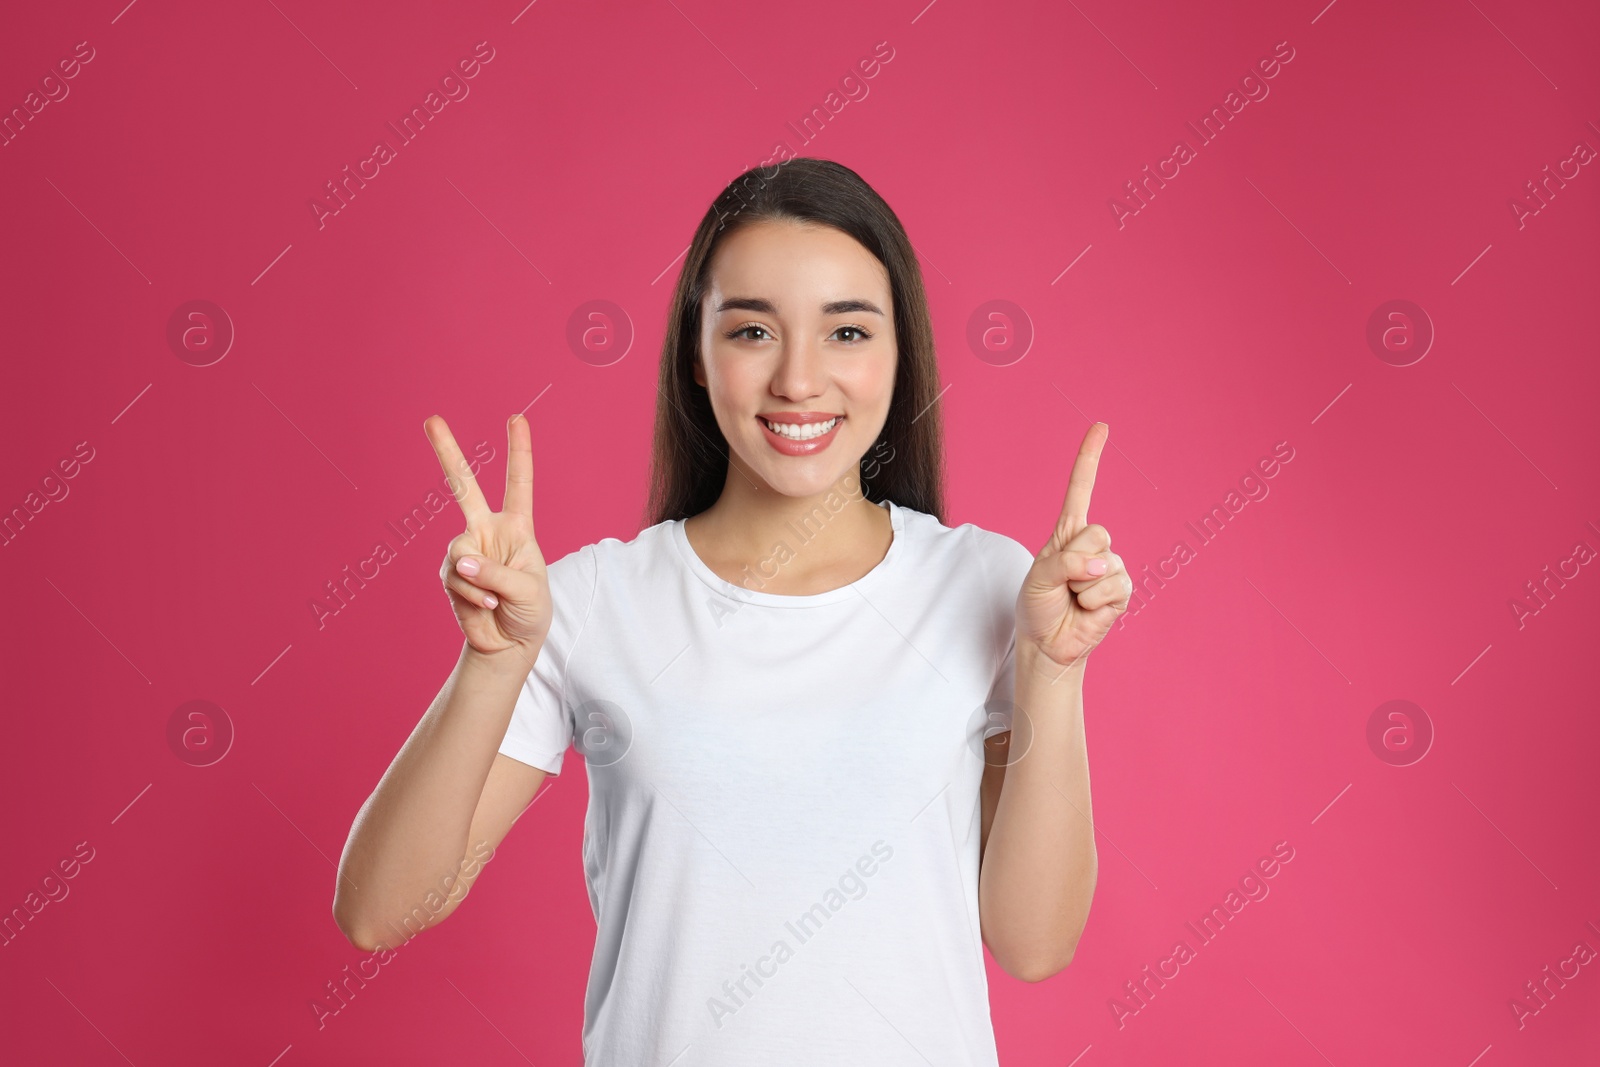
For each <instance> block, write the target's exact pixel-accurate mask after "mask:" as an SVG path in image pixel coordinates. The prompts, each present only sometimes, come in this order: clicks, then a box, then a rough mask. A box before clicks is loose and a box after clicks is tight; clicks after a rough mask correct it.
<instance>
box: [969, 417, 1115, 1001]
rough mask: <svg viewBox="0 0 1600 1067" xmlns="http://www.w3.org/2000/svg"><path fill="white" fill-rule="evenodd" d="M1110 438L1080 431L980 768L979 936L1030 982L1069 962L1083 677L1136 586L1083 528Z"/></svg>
mask: <svg viewBox="0 0 1600 1067" xmlns="http://www.w3.org/2000/svg"><path fill="white" fill-rule="evenodd" d="M1109 433H1110V428H1109V427H1106V426H1105V424H1104V423H1095V424H1094V425H1093V426H1091V427H1089V432H1088V433H1087V434H1085V435H1084V439H1083V446H1082V448H1081V449H1080V450H1079V452H1078V458H1077V462H1076V463H1075V464H1074V465H1073V468H1072V476H1071V479H1070V481H1069V484H1068V487H1067V498H1066V503H1065V504H1064V505H1063V507H1062V511H1061V518H1060V519H1059V520H1058V521H1057V523H1056V529H1055V532H1054V533H1053V534H1052V535H1051V538H1050V541H1049V543H1048V544H1046V545H1045V547H1044V548H1043V549H1042V550H1040V552H1039V555H1038V556H1037V557H1036V558H1035V560H1034V563H1033V566H1032V568H1030V569H1029V571H1028V575H1027V577H1026V578H1025V579H1024V580H1023V583H1022V589H1021V591H1020V592H1019V593H1018V594H1017V634H1016V640H1017V644H1016V655H1015V661H1016V662H1015V671H1016V674H1015V683H1014V690H1015V692H1014V695H1013V700H1014V703H1015V704H1016V705H1017V707H1016V711H1015V714H1014V715H1013V718H1012V724H1011V727H1012V728H1011V731H1010V737H1009V739H1008V740H1007V742H1005V743H1002V744H1001V745H1000V746H998V750H999V751H1001V752H1004V755H1003V756H1001V759H1000V762H999V763H998V764H994V763H990V764H988V765H987V766H986V767H985V770H984V790H983V791H984V794H985V799H986V801H988V803H989V804H990V805H992V808H993V814H992V818H991V819H989V820H985V821H986V823H987V825H985V826H984V841H983V846H982V861H981V864H980V873H979V878H978V910H979V917H980V923H981V926H982V931H983V940H984V943H985V944H987V945H988V946H989V950H990V951H991V952H992V953H994V957H995V961H996V962H998V963H999V964H1000V966H1001V967H1003V968H1004V969H1005V971H1006V973H1008V974H1010V975H1012V976H1013V977H1016V978H1020V979H1023V980H1024V981H1029V982H1039V981H1043V980H1044V979H1046V978H1049V977H1050V976H1051V975H1054V974H1056V973H1058V972H1059V971H1061V970H1062V969H1063V968H1064V967H1066V966H1067V964H1069V963H1070V962H1072V956H1073V953H1074V952H1075V951H1076V950H1077V947H1078V937H1079V935H1081V934H1082V933H1083V927H1084V924H1085V922H1086V921H1087V920H1088V917H1089V902H1090V900H1091V899H1092V898H1093V896H1094V886H1095V878H1096V875H1097V873H1098V858H1097V856H1096V852H1095V843H1094V821H1093V820H1094V812H1093V809H1092V807H1091V805H1090V797H1089V755H1088V750H1087V748H1086V746H1085V743H1084V725H1083V674H1084V668H1085V665H1086V663H1087V660H1088V655H1089V653H1090V652H1091V651H1093V650H1094V648H1095V646H1096V645H1098V644H1099V643H1100V642H1101V641H1102V640H1103V639H1104V638H1105V636H1106V634H1107V633H1109V632H1110V629H1111V626H1112V624H1113V623H1114V622H1116V619H1117V617H1118V616H1119V615H1121V614H1122V613H1123V612H1124V611H1126V610H1127V608H1128V600H1129V598H1130V596H1131V595H1132V592H1133V582H1132V580H1131V579H1130V578H1129V577H1128V573H1127V569H1126V568H1125V567H1124V566H1123V565H1122V560H1121V558H1120V557H1118V556H1117V555H1116V554H1115V553H1113V552H1112V551H1111V535H1110V533H1109V532H1107V530H1106V528H1105V527H1104V526H1098V525H1091V524H1090V523H1089V494H1090V491H1091V490H1092V489H1093V488H1094V476H1095V470H1096V467H1097V466H1098V464H1099V461H1100V450H1101V449H1102V448H1103V447H1104V446H1105V441H1106V437H1107V435H1108V434H1109ZM1006 749H1009V750H1010V751H1006ZM996 791H998V797H996V796H995V792H996ZM986 806H987V805H986Z"/></svg>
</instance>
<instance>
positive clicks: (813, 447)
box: [756, 412, 844, 456]
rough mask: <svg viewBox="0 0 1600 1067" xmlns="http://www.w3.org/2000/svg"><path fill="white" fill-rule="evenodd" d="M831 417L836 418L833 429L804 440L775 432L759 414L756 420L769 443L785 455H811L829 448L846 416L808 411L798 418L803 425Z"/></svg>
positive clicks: (780, 420)
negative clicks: (816, 413) (817, 413)
mask: <svg viewBox="0 0 1600 1067" xmlns="http://www.w3.org/2000/svg"><path fill="white" fill-rule="evenodd" d="M830 418H831V419H833V420H834V423H833V429H831V430H829V431H828V432H827V433H824V434H818V435H817V436H816V437H812V438H808V439H807V440H804V441H797V440H794V439H793V438H789V437H785V436H783V435H782V434H780V433H775V432H773V430H772V429H771V427H769V426H768V425H767V420H766V419H764V418H762V417H761V416H759V415H758V416H756V421H757V422H759V423H760V424H761V432H762V433H763V434H765V435H766V438H767V444H769V445H771V446H772V447H773V449H774V450H775V451H777V452H779V453H781V454H782V455H785V456H809V455H813V454H815V453H817V452H821V451H822V450H823V449H824V448H827V447H828V446H829V445H830V444H832V443H833V439H834V437H836V436H837V435H838V433H839V427H840V426H842V425H843V424H844V416H843V415H815V414H813V413H811V412H806V413H805V414H804V415H803V416H802V417H801V418H800V419H799V420H797V421H799V422H800V423H801V424H802V425H803V424H804V423H806V422H818V421H826V420H827V419H830ZM774 421H778V422H789V421H790V420H789V419H787V418H784V419H777V420H774Z"/></svg>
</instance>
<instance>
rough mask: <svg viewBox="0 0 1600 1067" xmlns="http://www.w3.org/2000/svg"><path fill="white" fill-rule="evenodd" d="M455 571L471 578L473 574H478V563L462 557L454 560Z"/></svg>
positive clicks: (470, 558)
mask: <svg viewBox="0 0 1600 1067" xmlns="http://www.w3.org/2000/svg"><path fill="white" fill-rule="evenodd" d="M456 570H458V571H460V572H461V573H462V574H465V575H466V576H467V577H468V578H471V577H472V576H473V575H474V574H477V573H478V561H477V560H475V559H473V558H472V557H471V556H462V557H461V558H460V559H458V560H456Z"/></svg>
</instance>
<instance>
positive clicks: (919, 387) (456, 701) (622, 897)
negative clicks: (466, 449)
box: [334, 159, 1132, 1067]
mask: <svg viewBox="0 0 1600 1067" xmlns="http://www.w3.org/2000/svg"><path fill="white" fill-rule="evenodd" d="M659 389H660V396H659V402H658V405H657V409H656V423H655V446H654V457H653V458H654V471H653V489H652V497H651V501H650V510H649V512H648V513H647V515H646V519H647V521H648V522H649V523H651V524H650V525H648V526H647V527H646V528H645V529H642V530H641V531H640V532H639V533H638V534H637V535H636V536H635V537H634V538H633V539H632V540H629V541H621V540H618V539H616V538H611V537H608V538H604V539H603V540H601V541H599V542H598V543H596V544H591V545H586V546H584V547H583V548H581V549H578V550H577V551H574V552H572V553H570V554H569V555H566V556H564V557H562V558H561V559H559V560H556V561H555V562H553V563H551V564H549V565H548V566H547V565H546V564H545V562H544V559H543V556H542V555H541V553H540V551H539V547H538V545H537V543H536V542H535V540H534V527H533V459H532V450H531V447H530V444H529V432H528V426H527V422H526V421H525V420H524V419H522V418H520V417H517V416H513V417H512V419H511V420H510V423H509V426H508V429H507V435H508V437H509V440H510V453H509V457H508V460H507V468H506V490H505V498H504V503H503V505H502V510H501V511H499V512H493V511H491V510H490V508H489V505H488V504H487V503H486V501H485V499H484V495H483V493H482V491H481V490H480V489H479V488H478V485H477V483H476V481H475V480H474V479H473V477H472V474H471V470H470V469H469V468H468V466H467V464H466V461H465V459H464V457H463V456H462V454H461V450H460V448H459V447H457V445H456V442H455V440H454V439H453V438H452V437H451V435H450V432H449V429H448V428H447V427H446V426H445V423H444V421H443V420H442V419H440V418H439V417H437V416H434V417H433V418H430V419H429V420H428V421H427V422H426V423H425V424H424V427H425V429H426V431H427V434H428V436H429V438H430V440H431V441H432V442H433V445H434V448H435V449H436V450H437V452H438V455H439V458H440V461H441V463H442V464H443V466H444V469H445V471H446V473H447V474H448V475H449V477H450V478H451V480H452V484H453V485H454V486H457V487H458V491H457V499H458V500H459V502H460V505H461V508H462V510H463V512H464V513H465V516H466V531H465V532H464V533H462V534H461V535H460V536H459V537H457V538H456V539H455V540H454V541H452V542H451V543H450V546H449V551H448V553H447V555H446V558H445V561H444V565H443V567H442V568H441V570H440V576H441V578H442V579H443V581H444V584H445V588H446V591H447V593H448V595H449V598H450V603H451V606H452V607H453V608H454V610H455V613H456V618H457V619H458V621H459V622H460V624H461V629H462V631H463V632H464V634H465V636H466V642H465V645H464V646H463V648H462V650H461V657H460V660H459V661H458V662H457V664H456V667H455V670H454V671H453V673H452V674H451V676H450V678H449V679H448V680H447V681H446V682H445V685H444V688H443V689H442V690H440V692H439V695H438V697H437V698H436V699H435V700H434V702H433V704H432V706H431V707H430V708H429V709H428V711H427V713H426V714H425V715H424V716H423V717H422V720H421V722H420V723H419V724H418V725H417V728H416V730H415V731H414V732H413V733H412V735H411V737H410V739H409V740H408V741H407V742H406V744H405V746H404V747H403V748H402V749H401V750H400V753H399V755H397V756H396V757H395V760H394V762H393V764H392V765H391V766H390V768H389V770H388V772H387V773H386V774H385V775H384V777H383V779H382V780H381V781H380V782H379V783H378V786H377V788H376V790H375V791H374V792H373V794H372V796H371V797H370V798H369V799H368V800H367V802H366V804H365V805H364V806H363V807H362V809H361V812H360V814H359V815H358V816H357V817H356V821H355V825H354V827H353V828H352V830H351V834H350V838H349V841H348V842H347V844H346V846H345V851H344V855H343V857H342V861H341V864H340V878H339V881H338V888H337V891H336V893H337V895H336V896H335V900H334V915H335V918H336V919H337V921H338V923H339V926H340V928H341V929H342V930H343V931H344V932H345V934H346V935H347V936H348V937H349V939H350V940H351V941H352V942H353V943H354V944H356V945H357V946H359V947H361V948H363V949H369V950H371V949H384V948H388V947H392V946H395V945H397V944H398V942H399V939H403V938H406V937H409V936H412V934H413V933H414V932H415V931H416V930H418V929H421V928H422V927H425V926H429V925H433V924H435V923H437V922H439V921H440V920H442V919H443V918H444V917H446V916H447V915H449V914H450V913H451V912H452V911H453V910H454V908H455V907H456V906H458V905H459V904H460V902H461V900H462V899H463V898H464V897H465V896H466V893H467V891H468V890H469V889H470V887H471V884H472V880H473V878H474V877H475V876H476V874H477V872H478V870H479V869H480V868H481V865H482V860H483V857H485V856H486V855H488V854H490V853H492V851H493V849H494V848H495V847H496V846H498V845H499V843H500V841H501V839H502V838H503V837H504V836H505V834H506V832H507V830H509V829H510V826H511V823H512V822H513V821H514V820H515V819H516V818H517V816H518V815H519V814H520V813H521V812H522V811H523V809H524V808H526V806H527V805H528V804H529V803H530V802H531V800H532V799H533V797H534V795H535V793H536V792H537V790H538V789H539V787H540V785H541V783H543V781H544V779H545V777H546V775H549V774H558V773H559V772H560V770H561V767H562V758H563V753H564V751H565V749H566V748H567V746H568V745H569V744H571V745H572V746H573V747H575V748H576V749H577V751H578V752H579V754H580V755H582V756H583V757H584V759H585V761H586V767H587V771H588V781H589V804H588V814H587V817H586V820H585V824H584V846H583V864H584V873H585V876H586V880H587V885H588V889H589V899H590V904H591V906H592V908H593V911H594V916H595V921H596V924H597V926H598V931H597V937H596V942H595V952H594V959H593V964H592V967H591V971H590V975H589V983H588V989H587V995H586V999H585V1005H584V1025H583V1049H584V1058H585V1062H586V1063H588V1064H594V1065H602V1067H613V1065H615V1067H668V1065H672V1067H691V1065H723V1064H728V1065H732V1064H738V1065H741V1067H743V1065H747V1064H763V1065H776V1064H807V1065H812V1064H821V1063H828V1064H844V1063H852V1064H854V1063H860V1064H872V1065H874V1067H879V1065H888V1064H901V1063H908V1064H909V1063H915V1064H933V1063H940V1064H943V1063H959V1064H963V1065H971V1064H994V1063H996V1062H997V1060H996V1053H995V1043H994V1034H993V1030H992V1028H991V1025H990V1017H989V1010H988V988H987V983H986V976H985V968H984V958H983V946H984V945H988V947H989V949H990V951H991V952H992V953H993V955H994V957H995V960H996V962H997V963H998V964H999V965H1000V966H1001V967H1002V968H1004V969H1005V970H1006V971H1007V972H1008V973H1009V974H1011V975H1014V976H1016V977H1018V978H1021V979H1024V980H1027V981H1039V980H1042V979H1044V978H1047V977H1049V976H1050V975H1052V974H1055V973H1056V972H1057V971H1059V970H1060V969H1061V968H1063V967H1064V966H1066V965H1067V963H1068V962H1069V961H1070V960H1071V959H1072V955H1073V952H1074V950H1075V948H1076V946H1077V942H1078V937H1079V934H1080V933H1081V932H1082V930H1083V926H1084V923H1085V920H1086V918H1087V916H1088V911H1089V902H1090V898H1091V896H1092V895H1093V892H1094V884H1095V877H1096V871H1097V860H1096V853H1095V845H1094V828H1093V824H1092V821H1091V807H1090V797H1089V767H1088V758H1087V754H1086V750H1085V745H1084V725H1083V675H1084V669H1085V663H1086V660H1087V656H1088V654H1089V652H1090V651H1091V650H1092V649H1093V648H1094V647H1095V646H1096V645H1097V644H1098V643H1099V642H1100V640H1101V639H1102V638H1103V637H1104V636H1105V634H1106V633H1107V631H1108V630H1109V629H1110V627H1111V625H1112V623H1113V622H1114V621H1115V620H1116V618H1117V616H1118V615H1119V614H1120V613H1122V612H1123V611H1124V610H1126V607H1127V603H1128V598H1129V595H1130V593H1131V592H1132V583H1131V581H1130V580H1129V578H1128V575H1127V572H1126V569H1125V568H1124V566H1123V564H1122V560H1121V559H1120V558H1119V557H1118V556H1117V555H1116V554H1115V553H1113V552H1112V551H1111V550H1110V544H1111V538H1110V535H1109V534H1108V533H1107V532H1106V530H1105V528H1104V527H1103V526H1099V525H1093V524H1090V522H1089V520H1088V507H1089V494H1090V490H1091V488H1092V487H1093V484H1094V476H1095V470H1096V466H1097V464H1098V461H1099V456H1100V451H1101V448H1102V447H1103V446H1104V444H1105V440H1106V435H1107V433H1108V432H1109V431H1108V429H1107V427H1105V425H1104V424H1102V423H1095V424H1094V425H1093V426H1091V427H1090V428H1089V431H1088V433H1087V435H1086V436H1085V437H1084V439H1083V444H1082V447H1081V448H1080V450H1079V451H1078V453H1077V456H1076V460H1075V462H1074V464H1073V466H1072V470H1071V475H1070V478H1069V480H1068V485H1067V490H1066V499H1065V503H1064V505H1063V508H1062V511H1061V515H1060V518H1059V520H1058V521H1057V523H1056V526H1055V529H1054V531H1053V532H1052V533H1051V534H1050V536H1049V539H1048V541H1047V542H1046V543H1045V545H1044V547H1043V548H1042V549H1041V550H1040V552H1039V553H1038V554H1037V555H1035V554H1034V553H1032V552H1030V551H1029V550H1028V549H1026V548H1024V547H1023V546H1022V545H1021V544H1019V543H1018V542H1016V541H1014V540H1012V539H1011V538H1009V537H1006V536H1004V535H1002V534H998V533H994V532H990V531H987V530H984V529H982V528H980V527H977V526H974V525H972V524H970V523H967V524H964V525H961V526H958V527H955V528H950V527H948V526H946V525H944V521H943V494H942V488H941V485H940V479H941V474H942V462H941V452H940V448H941V433H940V417H939V406H938V399H939V397H940V387H939V384H938V373H937V364H936V361H935V357H934V346H933V335H932V330H931V327H930V321H929V317H928V310H927V303H926V299H925V296H924V293H923V288H922V281H921V277H920V274H919V271H918V267H917V263H916V259H915V254H914V252H913V250H912V247H911V244H910V242H909V241H908V240H907V238H906V234H905V231H904V230H903V229H902V227H901V225H900V222H899V220H898V219H897V218H896V217H895V215H894V213H893V212H892V211H891V210H890V209H889V207H888V205H887V204H885V203H884V202H883V200H882V199H881V198H879V196H878V195H877V194H876V193H875V192H874V191H873V190H872V189H871V188H870V187H869V186H868V185H867V184H866V183H865V182H864V181H862V179H861V178H860V177H859V176H858V175H856V174H855V173H854V172H853V171H851V170H849V169H848V168H846V167H843V166H840V165H839V164H837V163H832V162H828V161H825V160H817V159H794V160H790V161H788V162H785V163H783V164H780V165H778V166H776V167H772V168H767V169H765V170H753V171H750V172H748V173H747V174H745V175H742V176H741V177H740V178H739V179H736V180H735V182H734V183H733V184H732V185H730V186H729V187H728V189H727V190H725V191H724V193H723V195H722V196H720V197H719V198H718V200H717V201H716V203H714V204H713V205H712V207H711V209H710V210H708V211H707V213H706V215H705V217H704V218H703V219H702V220H701V223H700V226H699V229H698V230H697V231H696V233H695V237H694V241H693V243H692V244H691V246H690V248H689V252H688V257H687V259H686V261H685V264H684V268H683V272H682V274H681V275H680V277H679V279H678V286H677V290H676V292H675V294H674V297H673V300H672V305H671V308H670V312H669V321H668V329H667V332H666V339H665V342H664V344H663V350H662V360H661V368H660V381H659ZM1046 441H1048V439H1046ZM1043 451H1045V452H1046V455H1045V456H1044V462H1042V463H1041V462H1038V461H1037V459H1035V458H1034V457H1029V458H1028V460H1027V462H1025V463H1021V464H1019V465H1018V469H1019V470H1022V471H1024V472H1027V473H1030V474H1031V473H1034V472H1038V471H1041V470H1042V471H1044V472H1046V475H1047V476H1050V474H1049V472H1052V471H1063V472H1064V470H1065V467H1066V463H1067V454H1066V452H1065V451H1063V452H1061V453H1059V454H1052V453H1051V452H1050V445H1049V444H1048V443H1046V444H1045V448H1044V449H1043ZM357 887H359V888H357ZM441 889H442V892H441ZM521 933H523V931H519V934H521ZM527 933H529V934H536V931H527Z"/></svg>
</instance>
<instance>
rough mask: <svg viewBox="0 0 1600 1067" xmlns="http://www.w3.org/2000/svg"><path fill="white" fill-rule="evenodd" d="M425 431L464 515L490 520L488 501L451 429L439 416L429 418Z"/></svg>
mask: <svg viewBox="0 0 1600 1067" xmlns="http://www.w3.org/2000/svg"><path fill="white" fill-rule="evenodd" d="M422 429H423V431H424V432H425V433H426V434H427V435H428V440H429V441H431V442H432V443H433V450H434V452H436V453H438V456H439V466H441V467H443V468H444V476H445V477H446V478H447V479H449V481H450V495H451V496H453V497H455V499H456V503H457V504H460V505H461V512H462V514H463V515H465V516H466V517H467V521H468V522H472V521H473V520H475V519H482V518H485V517H487V516H488V515H489V514H490V511H489V502H488V501H487V500H485V499H484V498H483V490H482V489H479V488H478V479H476V478H474V477H473V476H472V468H471V467H469V466H468V465H467V458H466V457H465V456H463V455H462V454H461V448H460V446H459V445H457V444H456V439H455V437H453V436H452V435H451V433H450V427H449V426H448V425H446V423H445V421H444V420H443V419H441V418H440V417H439V416H437V415H430V416H429V417H428V418H427V419H426V420H424V421H423V423H422Z"/></svg>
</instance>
